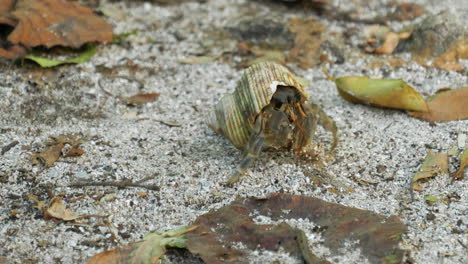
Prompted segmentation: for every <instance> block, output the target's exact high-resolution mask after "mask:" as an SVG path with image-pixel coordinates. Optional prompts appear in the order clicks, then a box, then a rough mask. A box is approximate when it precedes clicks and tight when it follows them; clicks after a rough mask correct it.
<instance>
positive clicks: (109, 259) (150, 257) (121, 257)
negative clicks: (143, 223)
mask: <svg viewBox="0 0 468 264" xmlns="http://www.w3.org/2000/svg"><path fill="white" fill-rule="evenodd" d="M196 228H197V227H196V226H187V227H182V228H178V229H173V230H169V231H166V232H164V233H162V234H159V233H158V232H154V233H151V234H149V235H147V236H145V237H144V238H143V240H142V241H138V242H135V243H131V244H128V245H127V246H125V247H124V248H114V249H112V250H108V251H104V252H101V253H98V254H96V255H94V256H93V257H92V258H91V259H89V260H88V264H120V263H133V264H144V263H158V260H159V259H160V258H161V257H162V256H163V255H164V253H166V250H167V248H168V247H175V248H186V247H187V238H186V235H185V234H186V233H188V232H191V231H193V230H194V229H196Z"/></svg>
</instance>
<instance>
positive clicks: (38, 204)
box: [28, 194, 47, 212]
mask: <svg viewBox="0 0 468 264" xmlns="http://www.w3.org/2000/svg"><path fill="white" fill-rule="evenodd" d="M28 198H29V200H33V201H34V202H36V204H35V205H34V208H37V209H38V210H39V211H41V212H43V211H44V210H45V209H46V208H47V205H46V204H45V203H44V202H43V201H40V200H39V198H37V196H36V195H34V194H28Z"/></svg>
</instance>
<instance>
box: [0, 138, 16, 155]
mask: <svg viewBox="0 0 468 264" xmlns="http://www.w3.org/2000/svg"><path fill="white" fill-rule="evenodd" d="M18 143H19V142H18V140H15V141H13V142H11V143H10V144H7V145H5V146H3V147H2V152H1V153H2V156H3V154H5V153H7V151H9V150H10V149H12V148H13V147H14V146H16V145H18Z"/></svg>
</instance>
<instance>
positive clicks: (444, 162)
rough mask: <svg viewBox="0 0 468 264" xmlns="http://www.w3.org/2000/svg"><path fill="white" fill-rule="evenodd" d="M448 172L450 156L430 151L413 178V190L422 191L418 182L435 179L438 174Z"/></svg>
mask: <svg viewBox="0 0 468 264" xmlns="http://www.w3.org/2000/svg"><path fill="white" fill-rule="evenodd" d="M447 172H448V155H447V153H434V152H432V151H429V152H428V153H427V156H426V159H425V160H424V162H423V164H422V166H421V168H420V169H419V171H418V172H416V174H415V175H414V176H413V179H412V180H411V187H412V188H413V190H416V191H422V187H421V186H419V185H418V184H417V182H418V181H421V180H423V179H427V178H430V177H433V176H435V175H437V174H442V173H447Z"/></svg>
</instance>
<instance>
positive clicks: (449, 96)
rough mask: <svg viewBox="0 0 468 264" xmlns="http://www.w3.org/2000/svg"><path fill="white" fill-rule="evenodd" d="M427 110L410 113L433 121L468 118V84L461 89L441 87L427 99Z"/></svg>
mask: <svg viewBox="0 0 468 264" xmlns="http://www.w3.org/2000/svg"><path fill="white" fill-rule="evenodd" d="M426 101H427V108H428V111H426V112H408V114H409V115H411V116H414V117H417V118H420V119H424V120H427V121H432V122H448V121H453V120H463V119H468V86H467V87H464V88H461V89H456V90H452V89H441V90H439V92H437V93H436V94H435V95H433V96H431V97H429V98H428V99H427V100H426Z"/></svg>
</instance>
